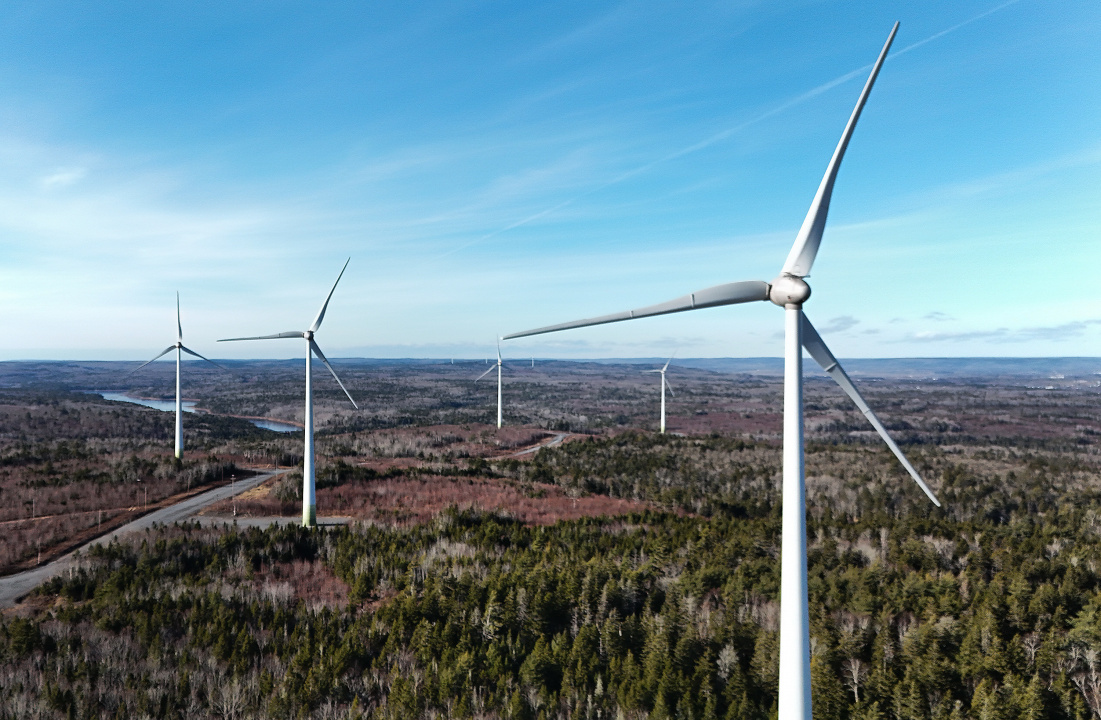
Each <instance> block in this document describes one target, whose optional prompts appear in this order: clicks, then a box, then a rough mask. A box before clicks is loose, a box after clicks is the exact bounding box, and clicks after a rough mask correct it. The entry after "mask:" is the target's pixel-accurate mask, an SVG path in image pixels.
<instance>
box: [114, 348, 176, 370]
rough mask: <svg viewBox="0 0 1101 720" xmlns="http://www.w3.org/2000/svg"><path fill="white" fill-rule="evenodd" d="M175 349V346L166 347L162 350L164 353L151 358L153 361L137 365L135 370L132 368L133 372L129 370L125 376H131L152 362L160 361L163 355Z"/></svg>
mask: <svg viewBox="0 0 1101 720" xmlns="http://www.w3.org/2000/svg"><path fill="white" fill-rule="evenodd" d="M175 349H176V346H175V345H169V346H168V347H166V348H165V349H164V352H162V353H161V354H160V355H158V356H157V357H155V358H153V360H150V361H149V362H143V363H142V364H141V365H138V366H137V367H136V368H134V369H133V370H131V371H130V372H128V373H126V374H127V375H133V374H134V373H136V372H137V371H138V370H141V369H142V368H143V367H145V366H146V365H148V364H149V363H151V362H153V361H155V360H160V359H161V358H162V357H164V356H165V355H167V354H168V353H170V352H172V351H173V350H175Z"/></svg>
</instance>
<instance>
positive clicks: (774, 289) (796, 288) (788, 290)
mask: <svg viewBox="0 0 1101 720" xmlns="http://www.w3.org/2000/svg"><path fill="white" fill-rule="evenodd" d="M809 297H810V285H807V281H806V280H804V279H803V278H801V277H796V276H794V275H788V274H787V273H780V275H778V276H777V277H776V279H775V280H773V281H772V283H771V284H770V285H769V286H768V299H769V300H770V301H772V303H773V304H774V305H779V306H780V307H787V306H788V305H795V306H799V305H802V304H803V303H805V302H806V301H807V299H808V298H809Z"/></svg>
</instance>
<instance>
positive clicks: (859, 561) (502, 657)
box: [0, 376, 1101, 720]
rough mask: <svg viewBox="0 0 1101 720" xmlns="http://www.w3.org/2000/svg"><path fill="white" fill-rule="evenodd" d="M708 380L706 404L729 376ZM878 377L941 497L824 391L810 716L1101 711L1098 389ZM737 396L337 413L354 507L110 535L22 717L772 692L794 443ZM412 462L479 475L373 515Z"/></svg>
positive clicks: (421, 470)
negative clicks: (730, 407) (398, 417)
mask: <svg viewBox="0 0 1101 720" xmlns="http://www.w3.org/2000/svg"><path fill="white" fill-rule="evenodd" d="M701 378H702V379H701V380H700V381H699V384H698V385H695V386H693V384H692V383H687V385H688V386H689V389H686V391H685V392H686V394H689V395H690V396H691V394H693V393H697V394H696V396H695V399H694V402H695V403H696V404H695V405H694V406H693V407H694V409H693V410H692V411H691V415H690V416H689V418H691V420H692V422H699V421H700V420H699V418H706V417H710V416H711V411H708V412H709V415H707V416H703V415H696V414H695V412H696V410H698V409H700V407H701V405H703V401H704V400H709V399H710V400H711V401H712V402H711V403H710V407H711V409H712V410H715V406H716V405H718V404H719V403H717V402H714V398H708V396H706V394H705V391H706V387H707V384H708V383H712V382H714V378H710V377H705V376H701ZM731 385H732V386H733V388H734V389H733V390H730V393H731V394H733V393H734V392H744V393H745V394H746V395H747V402H752V399H753V398H755V397H767V395H768V394H769V393H772V392H774V391H775V384H774V383H771V381H767V380H766V381H761V380H754V381H753V382H752V383H747V385H748V386H747V387H745V388H741V389H738V383H736V382H732V383H731ZM678 389H679V388H678ZM353 392H354V391H353ZM870 394H874V395H875V396H876V398H877V400H878V401H879V407H886V409H885V411H884V412H883V415H884V416H885V418H888V420H887V421H888V425H889V426H890V427H891V429H892V431H893V432H894V433H895V434H896V436H897V437H899V438H900V440H901V441H902V443H903V446H904V448H905V450H906V452H907V454H908V456H909V457H910V459H911V460H912V461H913V463H914V465H915V466H916V467H917V468H918V470H919V471H921V472H922V474H923V475H924V476H925V477H926V478H927V479H928V480H929V481H930V484H931V485H932V486H933V487H934V488H935V489H936V491H937V493H938V495H939V497H940V499H941V501H942V504H943V506H944V507H943V509H937V508H935V507H933V506H932V505H930V504H929V503H928V501H927V500H925V498H924V496H923V495H922V494H921V492H920V491H919V490H917V488H916V487H913V483H912V481H911V480H910V479H909V478H908V476H906V474H905V471H904V470H902V469H901V468H900V467H898V466H897V463H896V461H895V460H894V458H893V457H892V456H891V455H890V454H889V452H888V451H886V450H885V449H881V448H880V447H879V445H878V444H876V443H873V442H871V441H870V440H871V438H869V437H868V436H867V434H866V432H865V428H864V427H863V426H862V425H860V424H859V423H858V421H859V420H860V419H861V418H860V417H859V415H858V414H856V413H855V412H849V411H848V410H847V408H844V407H843V405H842V404H841V403H840V402H838V400H837V398H836V397H835V396H834V395H830V394H829V392H828V391H827V390H824V389H818V390H815V389H814V388H813V387H812V392H811V394H810V398H809V400H808V406H811V407H810V408H809V412H808V416H809V418H808V425H809V426H810V430H809V432H808V438H809V441H808V447H807V474H808V480H807V485H808V491H807V497H808V512H807V519H808V537H809V539H810V543H809V555H808V567H809V580H810V607H811V625H812V678H813V687H814V716H815V717H816V718H820V719H830V720H833V719H838V720H840V719H848V718H852V719H857V718H860V719H863V718H882V719H884V720H886V719H888V718H906V719H910V718H922V719H925V718H930V719H932V718H938V719H939V718H975V719H977V720H978V719H983V720H986V719H997V720H1016V719H1018V718H1020V719H1025V718H1060V719H1061V718H1066V719H1068V720H1070V719H1074V720H1087V719H1088V718H1101V667H1099V663H1101V661H1099V658H1098V649H1099V648H1101V575H1099V562H1101V553H1099V551H1101V484H1099V483H1098V479H1099V473H1098V456H1097V449H1096V447H1095V444H1094V442H1095V441H1094V438H1095V436H1096V434H1097V432H1098V431H1099V430H1101V423H1099V412H1098V411H1097V410H1096V406H1097V405H1096V400H1097V390H1096V389H1095V388H1094V386H1092V385H1089V386H1087V385H1081V386H1079V388H1078V389H1075V388H1073V387H1069V388H1064V389H1063V390H1061V391H1058V392H1050V391H1049V392H1048V393H1046V394H1039V393H1037V392H1036V391H1034V390H1031V389H1029V388H1028V387H1025V386H1023V385H1012V384H1008V385H1002V386H999V385H998V384H996V383H983V384H978V383H975V382H967V383H964V382H961V381H952V382H950V383H931V382H928V381H924V382H922V383H921V385H920V387H919V386H918V385H917V384H915V383H907V382H899V381H883V382H881V383H877V384H876V385H875V386H874V387H873V389H872V391H871V393H870ZM842 399H843V398H842ZM873 404H875V403H874V402H873ZM122 412H123V411H122V410H120V413H122ZM134 412H137V410H135V411H134ZM713 414H714V415H715V416H719V415H720V413H719V412H718V411H715V412H714V413H713ZM737 414H738V415H739V416H743V417H742V419H744V415H745V413H737ZM903 417H905V418H906V419H905V421H904V422H903V421H902V420H901V418H903ZM737 420H738V417H734V413H731V414H730V415H728V416H725V417H720V418H717V423H716V425H717V427H719V428H720V429H716V430H713V431H709V432H696V433H683V434H679V435H672V434H671V435H665V436H661V435H657V434H655V433H653V432H651V431H649V430H640V429H631V428H630V427H629V426H626V425H625V426H621V427H610V428H608V429H606V430H603V431H595V432H590V433H587V434H583V435H580V436H578V437H576V438H575V439H572V440H571V441H570V442H566V443H564V444H562V445H559V446H557V447H548V448H544V449H542V450H539V451H538V452H537V453H533V454H531V455H527V456H517V457H514V456H512V454H513V453H512V448H504V449H497V450H493V451H490V450H487V449H486V448H488V447H491V446H492V443H490V444H489V445H486V442H487V440H486V438H487V436H486V432H487V431H486V430H484V429H479V428H478V427H477V426H474V427H471V428H469V429H468V430H463V429H462V426H461V424H460V425H458V426H456V428H457V429H446V430H445V429H441V428H440V427H439V426H416V425H415V424H414V425H412V426H407V425H405V424H401V423H396V424H395V425H393V426H392V427H391V428H390V429H377V430H362V429H361V430H355V431H346V430H339V429H337V428H333V429H332V430H331V432H330V433H329V434H328V435H327V436H326V437H325V439H324V441H322V442H321V443H319V447H320V448H324V453H325V459H324V460H323V466H322V469H321V470H320V475H319V477H324V478H325V482H324V483H323V484H324V485H325V487H324V488H323V489H322V490H320V491H319V494H318V501H319V505H324V504H325V503H329V504H330V506H332V507H334V512H337V511H339V512H345V513H347V514H349V516H350V517H352V518H353V520H352V522H350V523H349V524H348V525H345V526H339V527H333V528H328V529H324V530H314V531H308V530H303V529H301V528H297V527H277V528H276V527H273V528H268V529H256V528H251V529H245V528H237V527H234V526H232V525H227V526H222V527H212V526H210V525H209V524H204V525H202V526H200V525H198V524H195V523H191V524H183V525H177V526H172V527H159V528H156V529H154V530H151V531H148V532H146V533H143V534H140V535H135V536H129V537H126V538H124V539H122V540H120V541H116V542H113V543H111V544H109V545H106V546H99V547H97V548H96V549H94V550H93V551H92V552H90V553H88V554H86V555H84V556H82V557H81V559H80V561H79V563H78V565H77V566H76V567H75V568H74V569H73V570H72V571H71V572H70V573H67V574H65V575H63V576H61V577H58V578H56V579H55V580H53V581H51V582H50V583H48V584H46V585H45V586H43V587H42V588H40V590H39V591H38V592H37V593H36V594H35V595H33V596H32V597H30V598H28V600H27V602H25V603H24V605H23V606H21V607H20V608H17V609H15V610H14V611H9V612H6V613H5V614H4V615H3V619H2V621H0V717H5V718H68V717H73V718H114V717H133V718H143V717H150V718H154V717H156V718H160V717H176V718H251V717H263V718H268V717H270V718H419V717H424V718H432V717H437V718H445V717H460V718H528V719H530V720H539V719H541V718H542V719H547V720H549V719H550V718H761V719H762V720H763V719H765V718H772V717H775V713H776V685H777V660H778V658H777V653H778V620H779V604H778V603H779V599H780V598H779V552H780V538H779V528H780V506H779V487H778V482H777V481H778V476H779V447H778V444H777V442H776V438H775V436H774V434H773V433H774V429H772V428H771V427H770V426H769V425H768V423H763V424H762V427H759V428H757V429H756V430H751V431H745V432H737V431H734V430H733V429H731V426H732V425H733V424H735V421H737ZM613 422H614V421H613ZM418 427H419V428H420V429H419V430H418V429H417V428H418ZM532 427H533V429H532V430H531V431H529V432H535V431H536V430H537V429H538V426H532ZM674 427H676V426H675V425H674ZM403 428H404V429H403ZM418 433H419V434H418ZM215 434H216V431H215ZM514 437H516V438H518V440H517V441H518V442H519V441H522V440H524V438H523V437H521V436H519V435H516V436H514ZM416 438H421V439H420V440H417V439H416ZM151 442H152V441H151ZM164 442H166V443H170V438H166V439H165V441H164ZM211 442H212V443H215V444H219V443H220V444H221V445H224V446H225V449H230V448H231V446H232V448H233V449H236V450H242V449H243V448H244V447H245V445H247V444H248V443H250V442H257V443H261V445H262V443H264V442H268V441H267V440H255V441H253V440H247V439H242V440H236V441H232V442H236V443H243V444H240V445H232V443H231V441H230V440H228V439H227V440H222V439H218V438H217V437H214V436H213V435H212V439H211ZM271 442H272V443H281V442H283V441H282V440H271ZM154 444H155V443H154ZM508 444H509V443H508V442H506V443H505V445H508ZM164 447H165V448H168V447H169V446H168V445H165V446H164ZM211 447H214V445H212V446H211ZM256 447H257V448H259V447H260V445H257V446H256ZM272 447H273V448H274V447H276V445H272ZM478 448H481V449H480V450H479V449H478ZM150 452H151V453H152V452H154V449H152V448H151V449H150ZM162 452H170V449H169V450H167V451H166V450H164V449H163V448H162ZM227 457H228V455H227ZM413 482H416V483H421V484H423V485H424V486H425V487H428V488H433V487H448V488H455V489H456V490H455V491H454V492H453V493H452V494H449V495H446V497H447V498H449V500H448V504H447V505H446V506H445V507H440V508H439V509H436V510H433V511H432V512H431V513H421V514H418V513H413V512H409V513H405V514H396V513H394V512H390V513H389V514H385V513H380V512H379V511H378V510H379V507H380V504H382V503H384V502H385V503H390V504H385V505H381V506H383V507H386V508H391V509H392V508H393V507H395V506H394V504H393V503H394V500H393V499H392V495H393V494H394V491H395V490H396V489H397V488H399V487H403V486H400V485H399V484H398V483H413ZM319 484H321V483H319ZM462 487H466V488H481V489H480V490H479V491H478V492H479V493H483V495H482V496H479V495H478V494H477V493H468V497H467V498H465V499H464V498H463V497H462V496H461V494H459V493H458V489H460V488H462ZM490 487H498V488H503V489H504V490H502V491H501V492H502V493H503V492H505V491H506V490H507V492H508V493H511V494H510V495H508V496H507V497H508V498H509V500H508V502H501V498H502V497H505V496H504V495H501V494H498V495H492V496H490V495H488V494H485V493H488V490H486V489H485V488H490ZM376 491H379V492H376ZM278 492H279V490H278V488H273V489H272V497H275V496H276V495H277V494H278ZM478 497H482V501H481V502H478ZM385 498H389V499H385ZM485 498H490V499H489V500H486V499H485ZM556 498H561V500H556ZM384 499H385V500H384ZM521 499H523V500H526V501H530V502H532V503H538V502H540V501H542V500H547V501H548V502H550V501H551V500H554V501H555V502H560V503H562V507H563V508H565V507H571V506H572V507H575V508H578V509H577V510H576V511H575V512H574V514H572V515H569V514H566V513H565V512H563V513H562V514H560V515H551V516H538V517H535V516H531V515H528V514H525V513H526V512H527V511H526V510H525V509H524V508H525V507H526V506H524V505H523V504H522V503H521V502H520V500H521ZM291 500H292V499H291ZM277 502H283V501H282V500H278V501H277ZM613 502H616V503H622V504H621V505H609V503H613ZM340 503H344V505H343V506H341V505H340ZM364 503H366V505H364ZM590 503H591V504H590ZM291 504H292V505H293V502H292V503H291ZM609 508H612V510H611V511H609V510H608V509H609ZM265 511H266V510H265Z"/></svg>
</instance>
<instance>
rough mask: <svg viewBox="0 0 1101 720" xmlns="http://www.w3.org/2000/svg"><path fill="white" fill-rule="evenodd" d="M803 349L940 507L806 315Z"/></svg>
mask: <svg viewBox="0 0 1101 720" xmlns="http://www.w3.org/2000/svg"><path fill="white" fill-rule="evenodd" d="M803 347H805V348H806V349H807V352H808V353H810V356H811V357H812V358H814V360H815V362H817V363H818V364H819V365H821V366H822V369H823V370H825V371H826V373H827V374H828V375H829V376H830V377H832V378H833V379H834V382H836V383H837V384H838V385H840V386H841V389H842V390H844V391H845V394H846V395H848V396H849V397H850V398H851V399H852V401H853V402H854V403H856V406H857V407H858V408H859V409H860V412H862V413H864V417H866V418H868V422H870V423H871V424H872V427H874V428H875V431H876V432H877V433H879V436H880V437H881V438H883V441H884V442H885V443H887V447H889V448H891V452H893V453H894V454H895V457H896V458H898V461H899V462H900V463H902V466H903V467H904V468H906V472H908V473H910V477H912V478H913V479H914V480H916V481H917V484H918V485H919V486H920V487H921V489H922V490H924V491H925V494H926V495H928V496H929V499H930V500H932V501H933V504H934V505H936V506H937V507H940V500H937V496H936V495H934V494H933V491H932V490H930V489H929V486H928V485H926V484H925V481H924V480H922V479H921V475H919V474H918V471H917V470H915V469H914V466H913V465H911V464H910V461H909V460H907V459H906V456H905V455H903V454H902V450H900V449H899V447H898V445H896V444H895V441H894V440H892V439H891V436H890V435H888V434H887V428H885V427H883V423H881V422H879V418H878V417H876V415H875V413H874V412H872V409H871V408H870V407H868V403H867V402H865V401H864V398H863V396H861V394H860V391H859V390H857V389H856V386H855V385H853V382H852V380H850V379H849V376H848V374H847V373H846V372H845V370H844V369H843V368H842V367H841V365H840V364H839V363H838V362H837V358H836V357H834V356H833V353H832V352H830V349H829V348H828V347H826V343H825V342H823V341H822V336H820V335H819V334H818V331H817V330H815V329H814V326H813V325H811V323H810V320H808V319H807V316H806V315H803Z"/></svg>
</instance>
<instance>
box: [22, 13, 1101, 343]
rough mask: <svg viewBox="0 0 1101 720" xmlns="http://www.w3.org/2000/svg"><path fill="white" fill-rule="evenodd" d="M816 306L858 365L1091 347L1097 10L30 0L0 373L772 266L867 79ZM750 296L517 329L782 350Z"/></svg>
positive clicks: (827, 333)
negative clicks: (885, 46)
mask: <svg viewBox="0 0 1101 720" xmlns="http://www.w3.org/2000/svg"><path fill="white" fill-rule="evenodd" d="M895 20H899V21H901V28H900V31H899V35H898V38H897V39H896V41H895V44H894V47H893V50H892V54H891V56H890V58H889V59H888V62H887V63H886V65H885V66H884V69H883V72H882V73H881V75H880V78H879V81H878V82H877V84H876V87H875V90H874V91H873V93H872V95H871V99H870V100H869V103H868V105H867V108H866V109H865V112H864V115H863V117H862V118H861V121H860V125H859V126H858V127H857V130H856V133H855V136H854V138H853V141H852V144H851V145H850V148H849V151H848V154H847V155H846V158H845V162H844V164H843V165H842V168H841V173H840V176H839V179H838V183H837V186H836V190H835V193H834V200H833V204H832V209H831V213H830V219H829V224H828V225H827V229H826V234H825V239H824V241H823V244H822V249H821V252H820V253H819V256H818V261H817V263H816V264H815V267H814V274H813V276H812V277H811V278H810V279H809V281H810V284H811V286H812V288H813V291H814V294H813V296H812V298H811V299H810V301H809V302H808V303H807V305H806V311H807V314H808V315H809V316H810V317H811V319H812V320H813V321H814V322H815V324H816V325H817V326H818V328H819V330H820V331H821V333H822V334H823V336H824V337H825V339H826V340H827V342H829V343H830V345H831V347H832V349H833V350H834V352H835V353H836V354H837V355H838V356H841V357H907V356H974V355H997V356H1004V355H1009V356H1022V355H1032V356H1044V355H1101V289H1098V285H1097V282H1096V281H1095V279H1094V276H1093V273H1092V272H1091V270H1092V268H1093V266H1094V265H1095V264H1096V263H1097V261H1098V259H1101V251H1099V249H1098V245H1099V243H1098V241H1099V240H1101V237H1099V232H1098V229H1099V228H1101V123H1099V122H1098V121H1099V120H1101V102H1099V100H1101V83H1098V82H1097V77H1098V76H1101V72H1099V71H1101V51H1099V49H1098V43H1097V42H1096V38H1097V36H1098V35H1099V34H1101V5H1099V4H1097V3H1095V2H1059V1H1058V0H1056V1H1054V2H1040V1H1039V0H1018V1H1017V2H1010V3H999V2H929V3H901V2H897V3H896V2H876V3H870V2H869V3H835V2H803V3H800V2H785V3H719V4H707V3H691V4H685V3H625V4H614V3H600V2H576V3H566V2H563V3H555V4H547V5H545V6H544V5H543V4H535V3H504V2H485V3H464V2H446V3H432V2H426V3H375V4H370V5H367V4H353V3H348V4H333V3H310V4H303V3H273V2H265V3H255V4H243V3H224V2H219V3H205V4H204V3H198V2H196V3H172V4H167V3H165V4H158V3H137V2H134V3H117V4H111V5H110V6H102V5H101V6H96V7H93V6H92V5H91V4H78V3H51V2H41V3H26V4H16V3H8V4H5V5H3V6H0V257H2V258H3V261H2V262H0V313H2V317H3V322H4V327H5V332H4V333H3V337H2V339H0V359H20V358H57V359H77V358H83V359H108V358H111V359H113V358H127V359H140V358H147V357H152V355H154V354H155V353H156V352H157V351H159V350H160V349H161V348H163V347H164V346H166V345H167V344H169V343H170V342H172V341H173V340H174V320H175V318H174V317H173V315H174V312H175V308H174V301H175V292H176V291H177V290H178V291H179V292H180V294H181V298H182V301H183V320H184V335H185V337H184V339H185V342H187V343H188V345H189V346H191V347H192V348H194V349H195V350H197V351H198V352H201V353H203V354H207V355H208V356H214V357H294V356H297V355H299V354H300V353H301V348H300V343H295V342H293V341H278V342H277V341H271V342H266V343H239V344H234V345H215V343H214V340H215V339H216V338H219V337H232V336H240V335H252V334H266V333H274V332H280V331H284V330H293V329H302V328H304V327H306V326H307V325H308V324H309V322H310V321H311V320H312V318H313V316H314V314H315V313H316V312H317V309H318V306H319V305H320V303H321V301H322V299H323V298H324V295H325V293H326V292H327V291H328V289H329V286H330V285H331V283H332V282H333V280H334V279H335V277H336V274H337V272H338V271H339V269H340V266H341V265H342V264H343V262H344V260H345V259H346V258H347V257H349V256H350V257H351V258H352V260H351V264H350V265H349V267H348V271H347V273H346V274H345V276H344V279H343V281H342V282H341V285H340V287H339V288H338V289H337V291H336V294H335V296H334V298H333V303H332V305H331V307H330V310H329V314H328V316H327V318H326V322H325V325H324V327H323V328H322V330H321V333H319V335H318V340H319V342H320V344H321V347H322V348H323V349H325V351H326V353H327V354H329V355H330V356H350V355H357V356H373V357H425V356H431V357H449V356H452V355H454V356H457V357H483V356H484V355H486V354H487V353H489V352H490V351H491V350H490V348H492V345H493V338H494V337H495V336H496V335H498V334H504V333H508V332H513V331H518V330H523V329H526V328H529V327H535V326H540V325H545V324H550V323H554V322H561V321H565V320H571V319H575V318H578V317H587V316H591V315H599V314H604V313H608V312H614V311H618V310H625V309H628V308H632V307H637V306H641V305H648V304H652V303H655V302H659V301H663V300H666V299H669V298H672V297H675V296H679V295H682V294H685V293H687V292H690V291H693V290H696V289H700V288H703V287H706V286H709V285H713V284H717V283H722V282H730V281H736V280H746V279H763V280H770V279H771V278H772V277H774V276H775V275H776V274H777V272H778V270H779V268H780V265H781V264H782V263H783V261H784V258H785V257H786V255H787V252H788V249H789V247H790V245H791V243H792V241H793V239H794V237H795V233H796V232H797V230H798V228H799V225H800V223H801V222H802V220H803V216H804V215H805V213H806V209H807V206H808V204H809V203H810V200H811V198H812V197H813V195H814V191H815V189H816V188H817V185H818V182H819V180H820V179H821V176H822V173H823V171H824V170H825V166H826V163H827V162H828V160H829V157H830V154H831V153H832V152H833V148H834V146H835V144H836V142H837V139H838V137H839V135H840V133H841V130H842V128H843V126H844V123H845V121H846V119H847V118H848V115H849V112H850V111H851V109H852V106H853V104H854V103H855V100H856V97H857V95H858V94H859V91H860V87H861V85H862V83H863V81H864V79H865V77H866V75H867V71H868V67H869V66H870V64H871V63H872V61H873V60H874V59H875V57H876V54H877V53H878V51H879V49H880V47H881V46H882V43H883V41H884V40H885V38H886V36H887V33H888V32H889V30H890V28H891V25H892V23H893V22H894V21H895ZM781 329H782V313H781V312H780V311H779V309H778V308H776V307H774V306H771V305H768V304H764V303H760V304H754V305H744V306H738V307H732V308H720V309H712V310H706V311H700V312H694V313H686V314H680V315H673V316H667V317H663V318H654V319H649V320H641V321H636V322H631V323H621V324H618V325H610V326H603V327H600V328H590V329H584V330H577V331H572V332H569V333H564V334H559V335H551V336H545V337H543V338H533V339H530V340H522V341H515V342H511V343H508V344H506V347H505V351H506V355H508V354H510V353H511V354H514V355H516V356H527V355H529V354H535V355H537V356H545V357H567V358H568V357H623V356H663V355H667V354H669V353H670V352H672V350H673V349H677V350H678V354H679V355H680V356H682V357H687V356H697V357H700V356H715V357H718V356H734V357H738V356H760V355H780V354H781V353H782V344H781V340H780V335H779V332H780V331H781Z"/></svg>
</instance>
